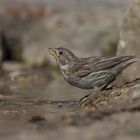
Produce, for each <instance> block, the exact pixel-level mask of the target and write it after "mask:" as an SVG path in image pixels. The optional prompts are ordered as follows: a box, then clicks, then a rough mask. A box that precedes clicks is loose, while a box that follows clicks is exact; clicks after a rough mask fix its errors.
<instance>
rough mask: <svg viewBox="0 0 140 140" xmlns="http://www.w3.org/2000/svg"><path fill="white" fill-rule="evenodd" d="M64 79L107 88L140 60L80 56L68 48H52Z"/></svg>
mask: <svg viewBox="0 0 140 140" xmlns="http://www.w3.org/2000/svg"><path fill="white" fill-rule="evenodd" d="M49 53H50V54H51V55H52V56H53V57H54V58H55V59H56V61H57V64H58V66H59V68H60V70H61V72H62V74H63V76H64V79H65V80H66V81H67V82H68V83H69V84H71V85H73V86H76V87H79V88H82V89H92V88H99V89H105V88H106V87H107V86H108V85H109V84H110V83H111V82H113V81H114V80H115V79H116V77H117V76H118V75H119V74H120V73H121V72H122V71H123V70H124V69H125V68H126V67H128V66H129V65H131V64H132V63H134V62H136V61H140V58H139V57H136V56H114V57H111V56H109V57H106V56H105V57H87V58H78V57H76V56H75V55H74V54H73V53H72V52H71V51H69V50H68V49H66V48H50V49H49Z"/></svg>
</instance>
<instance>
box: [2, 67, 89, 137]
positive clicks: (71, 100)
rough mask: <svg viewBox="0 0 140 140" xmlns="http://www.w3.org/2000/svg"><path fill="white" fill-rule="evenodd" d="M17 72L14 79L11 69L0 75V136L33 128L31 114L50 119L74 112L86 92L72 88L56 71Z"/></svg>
mask: <svg viewBox="0 0 140 140" xmlns="http://www.w3.org/2000/svg"><path fill="white" fill-rule="evenodd" d="M18 73H19V74H17V75H16V77H14V78H13V77H12V76H13V73H12V72H10V73H8V74H7V73H6V74H4V75H3V76H2V77H1V81H0V108H1V109H0V124H1V125H0V137H4V136H10V135H12V136H14V135H16V133H20V132H21V131H24V130H27V129H34V128H32V127H33V126H34V125H33V124H32V123H30V121H29V120H30V119H31V118H33V117H34V116H41V117H45V120H46V118H47V119H48V120H49V121H51V120H52V118H55V117H56V116H62V115H64V114H67V113H70V112H74V111H73V110H72V108H73V107H75V106H76V105H77V103H78V101H79V99H80V98H81V97H82V96H84V95H86V94H87V93H88V91H86V90H80V89H78V88H75V87H71V85H69V84H67V83H66V82H65V81H64V80H63V78H62V75H59V73H57V72H49V71H47V70H46V69H34V70H24V71H20V72H18ZM11 77H12V78H11ZM13 126H14V127H13ZM47 127H49V126H47Z"/></svg>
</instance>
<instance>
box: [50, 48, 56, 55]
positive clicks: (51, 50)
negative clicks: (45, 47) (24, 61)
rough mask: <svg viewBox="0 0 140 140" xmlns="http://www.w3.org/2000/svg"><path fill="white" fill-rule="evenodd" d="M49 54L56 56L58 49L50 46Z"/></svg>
mask: <svg viewBox="0 0 140 140" xmlns="http://www.w3.org/2000/svg"><path fill="white" fill-rule="evenodd" d="M49 54H50V55H52V56H56V50H55V49H53V48H49Z"/></svg>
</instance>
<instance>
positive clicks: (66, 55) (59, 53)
mask: <svg viewBox="0 0 140 140" xmlns="http://www.w3.org/2000/svg"><path fill="white" fill-rule="evenodd" d="M49 54H50V55H52V56H53V57H54V58H55V59H56V61H57V63H58V64H59V65H66V64H68V63H70V62H71V61H73V60H75V59H76V58H77V57H76V56H75V55H74V54H73V53H72V52H71V51H69V50H68V49H66V48H62V47H60V48H49Z"/></svg>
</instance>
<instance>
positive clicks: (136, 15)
mask: <svg viewBox="0 0 140 140" xmlns="http://www.w3.org/2000/svg"><path fill="white" fill-rule="evenodd" d="M139 37H140V0H135V1H134V2H133V4H132V5H131V7H130V8H129V9H128V11H127V13H126V14H125V17H124V19H123V22H122V27H121V31H120V40H119V44H118V48H117V55H137V56H140V39H139ZM139 69H140V63H139V62H138V63H135V64H133V65H131V66H130V67H129V68H128V69H127V70H125V71H124V72H123V74H122V75H123V78H122V80H124V81H132V80H134V79H136V78H138V77H140V71H139Z"/></svg>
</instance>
